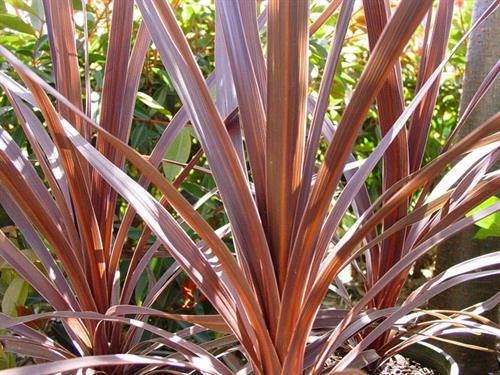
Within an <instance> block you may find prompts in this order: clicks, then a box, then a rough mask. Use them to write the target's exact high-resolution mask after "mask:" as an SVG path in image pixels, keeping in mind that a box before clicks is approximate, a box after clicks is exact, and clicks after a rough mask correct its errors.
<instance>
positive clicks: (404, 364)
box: [325, 354, 441, 375]
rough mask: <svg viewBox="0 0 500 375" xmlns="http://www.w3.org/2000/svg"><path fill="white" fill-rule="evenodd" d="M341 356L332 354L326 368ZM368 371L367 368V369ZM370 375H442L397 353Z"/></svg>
mask: <svg viewBox="0 0 500 375" xmlns="http://www.w3.org/2000/svg"><path fill="white" fill-rule="evenodd" d="M340 359H341V357H339V356H331V357H330V358H329V360H328V361H327V363H326V366H325V368H330V367H332V366H333V365H334V364H335V363H336V362H338V361H340ZM365 371H366V370H365ZM368 374H369V375H441V374H438V373H436V372H435V371H434V370H433V369H430V368H428V367H424V366H422V365H421V364H420V363H418V362H415V361H414V360H412V359H409V358H406V357H403V356H402V355H400V354H396V355H395V356H394V357H391V358H389V359H388V360H387V361H385V362H384V364H383V365H382V366H381V367H379V368H378V369H377V370H375V371H374V372H368Z"/></svg>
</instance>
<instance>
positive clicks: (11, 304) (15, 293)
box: [2, 276, 28, 316]
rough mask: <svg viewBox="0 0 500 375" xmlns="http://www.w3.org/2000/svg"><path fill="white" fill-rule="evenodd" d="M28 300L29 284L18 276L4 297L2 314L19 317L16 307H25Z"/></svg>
mask: <svg viewBox="0 0 500 375" xmlns="http://www.w3.org/2000/svg"><path fill="white" fill-rule="evenodd" d="M26 298H28V283H27V282H26V281H24V280H23V279H22V278H20V277H19V276H16V277H15V278H14V279H13V280H12V281H11V283H10V285H9V287H8V288H7V290H6V291H5V294H4V296H3V300H2V312H3V313H4V314H7V315H10V316H17V311H16V306H24V304H25V302H26Z"/></svg>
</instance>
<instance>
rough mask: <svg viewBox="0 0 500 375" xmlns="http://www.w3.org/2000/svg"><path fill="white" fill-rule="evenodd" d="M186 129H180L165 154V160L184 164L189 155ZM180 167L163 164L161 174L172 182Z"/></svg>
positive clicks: (189, 141)
mask: <svg viewBox="0 0 500 375" xmlns="http://www.w3.org/2000/svg"><path fill="white" fill-rule="evenodd" d="M189 133H190V132H189V130H188V129H182V130H181V132H180V133H179V135H178V136H177V138H175V140H174V141H173V142H172V144H171V145H170V147H169V149H168V150H167V152H166V153H165V159H168V160H174V161H178V162H180V163H185V162H186V161H187V160H188V158H189V154H190V153H191V136H190V135H189ZM180 170H181V167H179V166H176V165H171V164H168V163H163V172H164V173H165V176H166V177H167V179H168V180H170V181H172V180H173V179H174V178H175V176H177V174H178V173H179V172H180Z"/></svg>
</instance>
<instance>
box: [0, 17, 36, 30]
mask: <svg viewBox="0 0 500 375" xmlns="http://www.w3.org/2000/svg"><path fill="white" fill-rule="evenodd" d="M0 26H2V27H6V28H8V29H12V30H15V31H19V32H21V33H25V34H30V35H35V31H34V30H33V28H32V27H31V26H30V25H28V24H27V23H26V22H24V21H23V20H21V19H20V18H19V17H17V16H15V15H13V14H7V13H1V14H0Z"/></svg>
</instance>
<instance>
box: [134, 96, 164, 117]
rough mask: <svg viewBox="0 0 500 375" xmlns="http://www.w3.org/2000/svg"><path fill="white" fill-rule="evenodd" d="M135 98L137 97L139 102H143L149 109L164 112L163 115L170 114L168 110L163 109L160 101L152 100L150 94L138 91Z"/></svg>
mask: <svg viewBox="0 0 500 375" xmlns="http://www.w3.org/2000/svg"><path fill="white" fill-rule="evenodd" d="M137 99H139V101H140V102H142V103H144V104H145V105H147V106H148V107H149V108H151V109H155V110H157V111H158V112H160V113H162V114H164V115H165V116H171V115H172V114H171V113H170V111H168V110H167V109H165V107H163V106H162V105H161V104H160V103H158V102H157V101H156V100H154V99H153V98H152V97H151V96H149V95H148V94H145V93H143V92H138V93H137Z"/></svg>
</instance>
